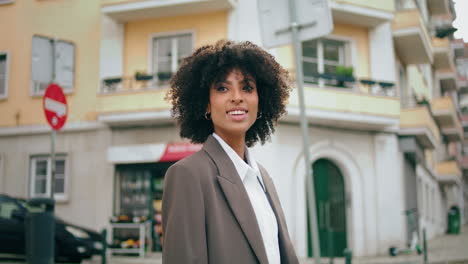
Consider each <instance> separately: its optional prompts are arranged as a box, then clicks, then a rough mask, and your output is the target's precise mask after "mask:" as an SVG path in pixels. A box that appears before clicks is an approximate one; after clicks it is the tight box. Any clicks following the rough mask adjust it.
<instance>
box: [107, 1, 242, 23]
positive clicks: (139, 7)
mask: <svg viewBox="0 0 468 264" xmlns="http://www.w3.org/2000/svg"><path fill="white" fill-rule="evenodd" d="M101 1H102V2H101V3H102V5H101V12H102V13H103V14H105V15H108V16H109V17H111V18H112V19H114V20H116V21H118V22H127V21H134V20H143V19H151V18H160V17H168V16H178V15H188V14H197V13H206V12H215V11H221V10H229V9H231V8H233V7H234V6H235V1H233V0H177V1H161V0H141V1H134V0H101Z"/></svg>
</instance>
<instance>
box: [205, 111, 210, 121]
mask: <svg viewBox="0 0 468 264" xmlns="http://www.w3.org/2000/svg"><path fill="white" fill-rule="evenodd" d="M205 119H206V120H211V113H208V112H205Z"/></svg>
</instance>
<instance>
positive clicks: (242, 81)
mask: <svg viewBox="0 0 468 264" xmlns="http://www.w3.org/2000/svg"><path fill="white" fill-rule="evenodd" d="M239 82H240V83H245V84H248V83H249V82H252V83H254V84H255V81H254V79H252V78H248V77H247V78H244V79H243V80H241V81H239ZM214 84H215V85H219V84H227V85H232V83H231V82H230V81H228V80H224V81H217V82H215V83H214Z"/></svg>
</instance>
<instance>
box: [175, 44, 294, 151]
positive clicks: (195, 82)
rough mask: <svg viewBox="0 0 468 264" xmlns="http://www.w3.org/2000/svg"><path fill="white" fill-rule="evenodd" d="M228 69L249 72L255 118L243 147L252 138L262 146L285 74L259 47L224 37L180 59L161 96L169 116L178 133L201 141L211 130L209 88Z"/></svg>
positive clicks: (286, 87)
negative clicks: (254, 91)
mask: <svg viewBox="0 0 468 264" xmlns="http://www.w3.org/2000/svg"><path fill="white" fill-rule="evenodd" d="M233 69H239V70H240V71H241V72H242V73H243V74H244V75H250V76H252V77H253V78H254V79H255V82H256V85H257V93H258V98H259V102H258V111H259V113H261V117H260V118H259V119H257V120H256V122H255V123H254V124H253V125H252V126H251V127H250V128H249V130H248V131H247V133H246V138H245V141H246V145H247V146H248V147H251V146H253V145H254V144H255V143H256V142H257V141H260V142H261V143H262V144H264V143H265V141H266V140H267V139H269V137H270V135H271V133H273V132H274V130H275V129H274V125H275V124H276V122H277V121H278V118H279V117H280V116H281V115H283V114H284V113H285V112H286V102H287V100H288V98H289V92H290V90H291V86H290V78H289V74H288V72H287V71H286V70H285V69H283V67H281V65H279V64H278V63H277V62H276V61H275V59H274V58H273V56H272V55H270V54H269V53H268V52H266V51H265V50H263V49H262V48H260V47H259V46H257V45H255V44H253V43H251V42H248V41H247V42H240V43H236V42H233V41H226V40H220V41H218V42H217V43H216V44H214V45H206V46H203V47H200V48H198V49H197V50H196V51H195V52H194V53H193V54H192V55H191V56H189V57H186V58H185V59H184V60H183V61H182V63H181V66H180V68H179V70H178V71H177V72H176V73H175V75H174V76H173V77H172V79H171V81H170V86H171V88H170V90H169V92H168V94H167V96H166V99H167V100H168V101H170V102H171V103H172V111H171V112H172V116H174V117H176V119H177V121H178V123H179V124H180V126H181V130H180V136H181V137H184V138H188V139H190V140H191V141H192V142H193V143H203V142H205V141H206V139H207V138H208V136H209V135H211V134H212V133H213V132H214V128H213V123H212V121H211V120H207V119H206V118H205V112H206V108H207V105H208V103H209V90H210V87H211V85H212V84H213V83H214V82H217V81H220V80H224V78H226V76H227V75H228V74H229V73H230V72H231V70H233Z"/></svg>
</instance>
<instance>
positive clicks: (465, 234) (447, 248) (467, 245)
mask: <svg viewBox="0 0 468 264" xmlns="http://www.w3.org/2000/svg"><path fill="white" fill-rule="evenodd" d="M427 244H428V247H429V251H428V262H429V263H431V264H468V226H464V227H463V228H462V231H461V234H460V235H442V236H439V237H437V238H434V239H432V240H430V241H428V243H427ZM100 263H101V260H100V258H94V259H93V260H91V261H84V262H83V264H100ZM107 263H109V264H132V263H141V264H146V263H148V264H149V263H151V264H162V256H161V253H151V254H149V255H147V256H145V258H139V257H116V256H109V258H108V261H107ZM300 263H301V264H315V263H314V260H313V259H301V260H300ZM329 263H330V260H329V259H325V258H324V259H322V260H321V264H329ZM344 263H345V261H344V259H343V258H336V259H334V264H344ZM352 263H353V264H422V263H423V256H422V255H421V256H418V255H416V254H414V255H403V256H397V257H390V256H388V255H387V256H377V257H355V258H353V262H352Z"/></svg>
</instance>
